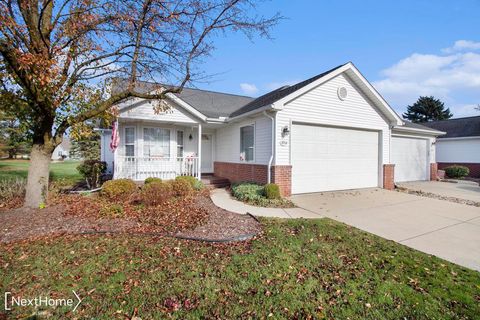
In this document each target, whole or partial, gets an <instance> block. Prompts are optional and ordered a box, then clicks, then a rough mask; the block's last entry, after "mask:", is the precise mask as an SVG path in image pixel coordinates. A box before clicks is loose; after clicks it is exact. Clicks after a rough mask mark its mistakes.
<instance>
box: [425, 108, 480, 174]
mask: <svg viewBox="0 0 480 320" xmlns="http://www.w3.org/2000/svg"><path fill="white" fill-rule="evenodd" d="M425 125H426V126H428V127H430V128H433V129H435V130H439V131H444V132H446V133H447V134H446V135H443V136H440V137H439V138H437V142H436V149H437V163H438V168H439V169H444V168H445V167H448V166H451V165H454V164H459V165H462V166H466V167H468V168H469V169H470V176H471V177H476V178H480V116H476V117H467V118H457V119H449V120H443V121H434V122H428V123H426V124H425Z"/></svg>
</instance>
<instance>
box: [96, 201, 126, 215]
mask: <svg viewBox="0 0 480 320" xmlns="http://www.w3.org/2000/svg"><path fill="white" fill-rule="evenodd" d="M100 214H101V215H103V216H107V217H111V218H119V217H123V214H124V210H123V206H122V205H120V204H117V203H114V204H111V205H107V206H105V207H103V208H102V209H101V210H100Z"/></svg>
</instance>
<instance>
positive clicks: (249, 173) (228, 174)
mask: <svg viewBox="0 0 480 320" xmlns="http://www.w3.org/2000/svg"><path fill="white" fill-rule="evenodd" d="M213 170H214V174H215V175H216V176H218V177H222V178H227V179H228V180H230V182H243V181H250V182H256V183H259V184H266V183H267V180H268V176H267V172H268V166H267V165H263V164H250V163H233V162H214V163H213ZM271 173H272V175H271V180H272V183H276V184H278V186H279V187H280V192H281V193H282V196H284V197H288V196H290V195H291V194H292V166H272V171H271Z"/></svg>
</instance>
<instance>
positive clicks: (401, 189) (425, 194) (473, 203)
mask: <svg viewBox="0 0 480 320" xmlns="http://www.w3.org/2000/svg"><path fill="white" fill-rule="evenodd" d="M450 183H452V182H450ZM395 191H397V192H403V193H408V194H412V195H416V196H421V197H426V198H433V199H438V200H445V201H450V202H454V203H460V204H465V205H468V206H473V207H480V202H477V201H473V200H467V199H462V198H457V197H447V196H442V195H439V194H435V193H431V192H424V191H420V190H413V189H408V188H405V187H399V186H396V187H395Z"/></svg>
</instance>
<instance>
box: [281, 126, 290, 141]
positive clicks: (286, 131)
mask: <svg viewBox="0 0 480 320" xmlns="http://www.w3.org/2000/svg"><path fill="white" fill-rule="evenodd" d="M289 134H290V129H289V128H288V126H285V127H283V128H282V138H285V137H286V136H288V135H289Z"/></svg>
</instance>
